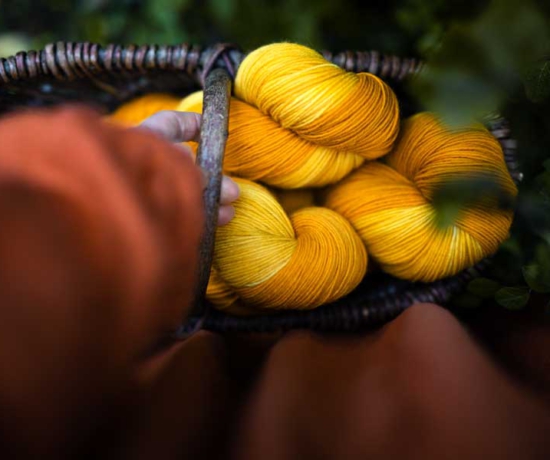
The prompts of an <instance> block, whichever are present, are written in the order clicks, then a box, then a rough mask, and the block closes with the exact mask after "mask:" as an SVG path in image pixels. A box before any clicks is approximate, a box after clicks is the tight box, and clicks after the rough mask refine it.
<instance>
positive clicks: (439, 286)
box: [0, 42, 521, 338]
mask: <svg viewBox="0 0 550 460" xmlns="http://www.w3.org/2000/svg"><path fill="white" fill-rule="evenodd" d="M323 55H324V56H325V57H326V58H327V59H328V60H330V61H332V62H334V63H335V64H337V65H339V66H340V67H342V68H344V69H346V70H348V71H351V72H370V73H372V74H374V75H377V76H379V77H381V78H382V79H384V80H385V81H386V82H387V83H388V84H389V85H390V86H391V87H392V88H393V89H394V91H395V92H396V94H397V96H398V98H399V101H400V106H401V112H402V115H403V116H408V115H410V114H412V113H414V112H415V111H417V110H418V109H417V108H415V107H414V104H412V103H411V101H410V100H409V99H408V98H407V96H406V93H405V92H404V91H403V83H402V82H403V81H404V80H406V79H407V77H410V76H411V75H414V74H415V73H417V72H418V71H419V70H420V68H421V63H420V62H418V61H417V60H416V59H407V58H399V57H395V56H387V55H383V54H380V53H378V52H376V51H369V52H358V51H353V52H351V51H346V52H341V53H330V52H323ZM244 56H245V54H244V53H243V52H241V51H240V50H239V49H238V48H237V47H236V46H233V45H228V44H220V45H215V46H212V47H207V48H201V47H199V46H190V45H187V44H182V45H176V46H157V45H144V46H135V45H129V46H121V45H108V46H105V47H102V46H101V45H98V44H93V43H65V42H58V43H55V44H50V45H47V46H46V47H45V48H44V49H43V50H40V51H29V52H21V53H18V54H17V55H15V56H12V57H8V58H5V59H4V58H2V59H0V113H6V112H10V111H14V110H18V109H22V108H33V107H45V106H53V105H59V104H63V103H75V102H79V103H84V104H87V105H91V106H93V107H95V108H97V109H99V110H100V111H102V112H103V113H109V112H111V111H113V110H114V109H116V108H117V107H118V106H119V105H121V104H123V103H125V102H127V101H129V100H130V99H133V98H135V97H137V96H140V95H143V94H147V93H152V92H163V93H166V92H170V93H173V94H174V95H178V96H182V97H183V96H185V95H187V94H189V93H190V92H192V91H195V90H197V89H201V88H202V89H204V91H205V100H204V113H203V124H202V127H201V142H200V145H199V150H198V155H197V163H198V165H199V166H200V167H201V168H203V169H205V170H206V171H208V172H209V173H210V174H208V177H209V181H208V184H207V187H206V190H205V194H204V204H205V210H206V225H205V230H204V233H203V240H202V244H201V248H200V267H199V282H198V283H197V287H196V294H195V303H194V307H193V310H192V313H191V315H190V317H188V318H186V320H185V322H184V324H183V325H182V327H181V328H180V330H179V331H177V332H176V333H175V335H176V338H182V337H185V336H187V335H189V334H190V333H192V332H194V331H196V330H198V329H200V328H205V329H210V330H215V331H243V332H274V331H284V330H289V329H296V328H307V329H314V330H323V331H342V332H343V331H349V332H352V331H359V330H361V329H365V328H367V327H372V326H376V325H379V324H382V323H385V322H387V321H389V320H391V319H392V318H394V317H396V316H397V315H399V314H400V313H401V312H402V311H403V310H405V309H406V308H408V307H409V306H411V305H412V304H413V303H417V302H434V303H439V304H445V303H446V302H448V301H449V299H450V298H451V297H452V296H453V295H455V294H457V293H459V292H461V291H463V290H464V288H465V286H466V284H467V283H468V281H470V280H471V279H472V278H474V277H475V276H477V275H478V274H479V273H481V272H482V271H483V269H484V268H485V267H486V266H487V264H488V263H489V262H488V261H487V260H486V261H482V262H481V263H479V264H477V265H476V266H474V267H471V268H469V269H467V270H465V271H463V272H461V273H459V274H458V275H456V276H453V277H450V278H445V279H442V280H439V281H436V282H433V283H411V282H407V281H403V280H398V279H395V278H393V277H391V276H388V275H385V274H377V275H369V276H368V277H367V278H365V279H364V280H363V282H362V283H361V284H360V285H359V286H358V287H357V288H356V289H355V290H354V291H353V292H352V293H350V294H349V295H348V296H346V297H344V298H342V299H340V300H338V301H337V302H334V303H332V304H329V305H323V306H321V307H319V308H317V309H314V310H310V311H283V312H280V313H275V314H269V315H266V316H255V317H238V316H232V315H228V314H226V313H222V312H219V311H216V310H214V309H213V308H212V306H211V305H209V303H208V302H207V301H206V300H205V298H204V295H205V291H206V286H207V283H208V278H209V274H210V266H211V263H212V255H213V248H214V235H215V229H216V225H217V214H218V201H219V194H220V184H221V177H222V163H223V154H224V148H225V143H226V140H227V124H228V119H229V113H228V112H229V100H230V95H231V85H232V80H233V78H234V76H235V73H236V70H237V69H238V67H239V65H240V63H241V62H242V60H243V58H244ZM487 126H488V128H489V129H490V131H491V132H492V134H493V135H494V136H495V137H496V139H498V141H499V142H500V144H501V146H502V148H503V151H504V156H505V160H506V163H507V165H508V168H509V170H510V174H511V176H512V178H513V179H514V180H515V181H516V182H519V181H520V180H521V173H520V172H519V171H518V163H517V160H516V142H515V141H514V140H513V139H510V137H509V134H510V131H509V128H508V124H507V122H506V121H505V120H503V119H501V118H495V119H494V120H491V121H488V122H487Z"/></svg>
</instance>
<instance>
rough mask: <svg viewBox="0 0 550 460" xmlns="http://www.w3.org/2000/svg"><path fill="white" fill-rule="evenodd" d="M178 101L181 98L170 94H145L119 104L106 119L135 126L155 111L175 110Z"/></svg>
mask: <svg viewBox="0 0 550 460" xmlns="http://www.w3.org/2000/svg"><path fill="white" fill-rule="evenodd" d="M180 101H181V98H178V97H175V96H172V95H170V94H162V93H151V94H146V95H145V96H141V97H138V98H136V99H132V100H131V101H129V102H127V103H125V104H123V105H121V106H120V107H119V108H118V109H117V110H115V111H114V112H113V113H112V114H110V115H109V116H108V117H107V120H108V121H112V122H115V123H118V124H122V125H125V126H136V125H139V124H140V123H141V122H142V121H144V120H145V119H146V118H149V117H150V116H151V115H154V114H155V113H157V112H160V111H162V110H175V109H176V107H177V106H178V105H179V103H180Z"/></svg>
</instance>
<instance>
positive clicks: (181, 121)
mask: <svg viewBox="0 0 550 460" xmlns="http://www.w3.org/2000/svg"><path fill="white" fill-rule="evenodd" d="M200 125H201V115H200V114H198V113H194V112H176V111H173V110H163V111H162V112H157V113H156V114H154V115H152V116H150V117H149V118H147V119H146V120H145V121H144V122H143V123H141V125H139V127H138V128H140V129H147V130H149V131H152V132H154V133H155V134H157V135H158V136H160V137H162V138H164V139H166V140H167V141H169V142H175V143H179V142H188V141H195V142H198V141H199V136H200Z"/></svg>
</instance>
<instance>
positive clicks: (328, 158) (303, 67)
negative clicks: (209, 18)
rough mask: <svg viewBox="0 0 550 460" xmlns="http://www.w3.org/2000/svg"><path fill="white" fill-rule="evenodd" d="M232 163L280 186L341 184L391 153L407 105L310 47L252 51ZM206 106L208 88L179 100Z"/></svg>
mask: <svg viewBox="0 0 550 460" xmlns="http://www.w3.org/2000/svg"><path fill="white" fill-rule="evenodd" d="M235 95H236V98H232V100H231V107H230V118H229V137H228V142H227V146H226V153H225V162H224V169H225V171H226V173H228V174H234V175H237V176H239V177H245V178H247V179H250V180H254V181H261V182H264V183H266V184H268V185H272V186H276V187H280V188H300V187H311V186H316V187H318V186H324V185H327V184H332V183H335V182H336V181H338V180H340V179H341V178H342V177H344V176H346V175H347V174H348V173H349V172H351V171H352V170H353V169H355V168H357V167H358V166H360V165H361V164H362V163H363V161H364V160H365V159H373V158H378V157H380V156H382V155H384V154H386V153H388V152H389V150H390V149H391V147H392V146H393V143H394V141H395V139H396V137H397V134H398V131H399V106H398V103H397V99H396V97H395V95H394V93H393V92H392V91H391V89H390V88H389V87H388V86H387V85H386V84H385V83H384V82H382V80H380V79H379V78H378V77H376V76H374V75H371V74H367V73H360V74H355V73H351V72H346V71H344V70H342V69H341V68H340V67H338V66H336V65H335V64H332V63H330V62H328V61H327V60H326V59H324V58H323V57H322V56H321V55H320V54H319V53H317V52H316V51H314V50H311V49H309V48H307V47H304V46H301V45H296V44H289V43H277V44H273V45H268V46H264V47H262V48H259V49H257V50H256V51H254V52H252V53H251V54H249V55H248V56H247V57H246V58H245V60H244V61H243V62H242V64H241V66H240V67H239V71H238V73H237V77H236V80H235ZM178 110H181V111H194V112H199V113H200V112H202V93H195V94H193V95H191V96H189V97H188V98H186V99H184V100H183V101H182V103H181V104H180V105H179V106H178Z"/></svg>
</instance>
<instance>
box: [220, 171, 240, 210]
mask: <svg viewBox="0 0 550 460" xmlns="http://www.w3.org/2000/svg"><path fill="white" fill-rule="evenodd" d="M239 194H240V190H239V186H238V185H237V183H236V182H235V181H233V180H232V179H231V178H230V177H228V176H223V179H222V190H221V196H220V204H222V205H224V204H231V203H233V202H234V201H235V200H236V199H237V198H239Z"/></svg>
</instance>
